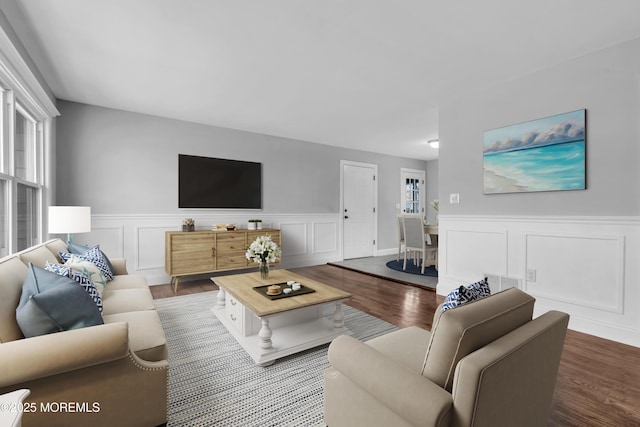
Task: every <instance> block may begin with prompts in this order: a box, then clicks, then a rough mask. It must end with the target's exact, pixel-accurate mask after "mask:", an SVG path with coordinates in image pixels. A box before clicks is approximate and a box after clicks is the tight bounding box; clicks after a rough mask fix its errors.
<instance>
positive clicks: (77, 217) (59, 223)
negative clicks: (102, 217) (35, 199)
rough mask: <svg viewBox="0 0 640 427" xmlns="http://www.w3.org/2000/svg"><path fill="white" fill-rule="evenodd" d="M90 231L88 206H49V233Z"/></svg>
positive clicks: (89, 210)
mask: <svg viewBox="0 0 640 427" xmlns="http://www.w3.org/2000/svg"><path fill="white" fill-rule="evenodd" d="M90 231H91V207H90V206H49V233H51V234H61V233H67V234H70V233H88V232H90Z"/></svg>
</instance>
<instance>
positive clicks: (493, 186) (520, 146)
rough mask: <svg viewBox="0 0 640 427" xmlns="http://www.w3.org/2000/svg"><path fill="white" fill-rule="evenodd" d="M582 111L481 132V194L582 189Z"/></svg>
mask: <svg viewBox="0 0 640 427" xmlns="http://www.w3.org/2000/svg"><path fill="white" fill-rule="evenodd" d="M585 119H586V110H578V111H572V112H569V113H564V114H558V115H555V116H550V117H545V118H542V119H538V120H532V121H529V122H524V123H518V124H515V125H510V126H506V127H503V128H498V129H492V130H488V131H486V132H484V136H483V166H484V172H483V175H484V177H483V182H484V194H499V193H522V192H534V191H562V190H584V189H585V188H586V173H585V168H586V161H585V160H586V157H585V145H586V132H585V125H586V121H585Z"/></svg>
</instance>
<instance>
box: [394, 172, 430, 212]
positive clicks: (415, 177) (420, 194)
mask: <svg viewBox="0 0 640 427" xmlns="http://www.w3.org/2000/svg"><path fill="white" fill-rule="evenodd" d="M425 181H426V178H425V171H423V170H417V169H405V168H402V169H401V170H400V210H401V212H402V213H407V214H420V215H422V216H423V217H424V218H425V219H426V213H425V186H426V183H425Z"/></svg>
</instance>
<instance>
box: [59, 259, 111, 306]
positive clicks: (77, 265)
mask: <svg viewBox="0 0 640 427" xmlns="http://www.w3.org/2000/svg"><path fill="white" fill-rule="evenodd" d="M64 265H65V266H66V267H69V268H71V269H72V270H75V271H79V272H80V273H83V274H84V275H85V276H87V277H88V278H89V280H91V282H92V283H93V285H94V286H95V287H96V289H97V290H98V293H99V294H100V297H102V294H103V292H104V287H105V286H106V284H107V278H106V277H105V276H104V274H102V271H100V269H99V268H98V266H96V265H95V264H94V263H92V262H91V261H87V260H85V259H82V258H80V257H79V256H78V255H73V254H72V255H71V256H70V257H69V259H68V260H67V261H66V262H65V263H64Z"/></svg>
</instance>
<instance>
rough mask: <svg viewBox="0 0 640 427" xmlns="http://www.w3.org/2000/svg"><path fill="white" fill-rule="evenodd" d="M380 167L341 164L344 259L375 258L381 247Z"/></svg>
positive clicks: (361, 164)
mask: <svg viewBox="0 0 640 427" xmlns="http://www.w3.org/2000/svg"><path fill="white" fill-rule="evenodd" d="M377 174H378V165H373V164H367V163H356V162H349V161H346V160H342V161H341V162H340V182H341V192H342V194H341V198H340V211H341V213H342V257H343V258H344V259H352V258H362V257H370V256H374V254H375V251H376V247H377V243H376V240H377V232H376V230H377V226H378V225H377V218H378V214H377V211H378V206H377V203H378V182H377V180H376V177H377Z"/></svg>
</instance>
